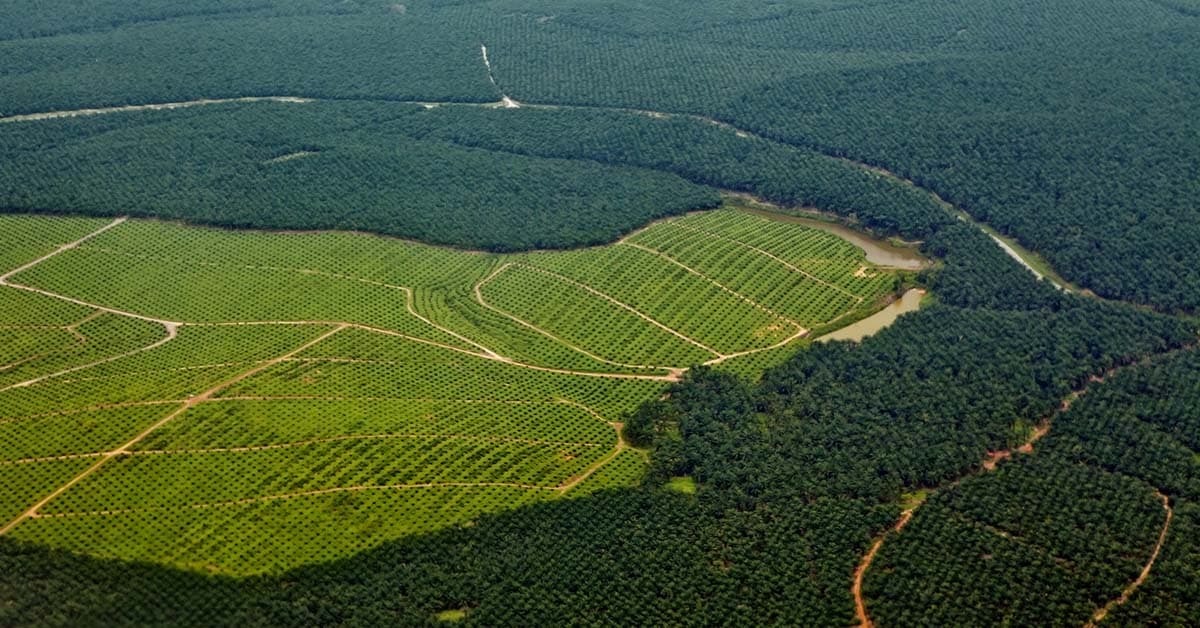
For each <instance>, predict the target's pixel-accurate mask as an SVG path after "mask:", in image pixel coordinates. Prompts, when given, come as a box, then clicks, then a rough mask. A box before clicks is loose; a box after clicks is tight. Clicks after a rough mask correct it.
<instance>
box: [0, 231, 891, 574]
mask: <svg viewBox="0 0 1200 628" xmlns="http://www.w3.org/2000/svg"><path fill="white" fill-rule="evenodd" d="M31 221H33V222H31ZM34 222H36V223H38V224H43V223H44V224H45V225H46V226H47V227H49V228H48V229H47V230H46V233H50V234H54V237H57V238H58V240H57V241H46V242H45V243H44V244H41V245H39V246H36V247H29V248H27V249H26V250H25V252H24V253H23V254H21V255H14V256H10V257H11V259H9V258H5V259H6V263H7V264H8V265H9V267H8V268H5V269H0V272H4V273H7V272H9V271H11V270H15V269H18V268H20V269H21V270H20V271H19V272H15V273H11V276H10V277H7V278H6V279H5V281H4V283H5V285H2V286H0V338H2V339H4V340H5V341H6V342H5V343H4V344H3V349H2V350H0V351H2V353H0V362H3V364H0V477H3V479H4V483H3V484H4V486H5V487H6V489H5V492H4V493H3V494H2V495H0V514H2V515H3V517H2V522H0V525H3V526H5V533H7V534H9V535H11V536H13V537H14V538H17V539H22V540H26V541H32V542H37V543H41V544H45V545H50V546H55V547H61V548H67V549H71V550H74V551H79V552H86V553H89V554H93V555H97V556H104V557H113V558H121V559H135V560H147V561H156V562H163V563H168V564H173V565H177V566H182V567H186V568H191V569H198V570H208V571H215V572H222V573H230V574H253V573H264V572H278V571H281V570H285V569H288V568H291V567H295V566H298V565H301V564H305V563H309V562H313V561H320V560H332V559H336V558H339V557H344V556H347V555H349V554H352V553H354V552H357V551H360V550H361V549H364V548H367V547H372V546H375V545H378V544H379V543H382V542H384V541H386V540H389V539H394V538H397V537H401V536H404V535H408V534H415V533H421V532H428V531H432V530H436V529H439V528H443V527H446V526H451V525H465V524H469V523H470V522H471V521H473V520H474V519H476V518H477V517H479V516H481V515H484V514H486V513H492V512H496V511H499V510H503V509H507V508H512V507H515V506H518V505H521V504H525V503H529V502H533V501H538V500H546V499H555V498H558V497H561V496H575V495H585V494H588V493H592V492H595V491H598V490H602V489H605V488H613V487H621V486H629V485H632V484H635V483H637V482H638V481H639V480H640V478H641V476H642V474H643V472H644V469H645V464H646V459H645V454H644V452H641V451H638V450H636V449H632V448H630V447H629V446H628V445H626V443H625V442H624V441H623V440H621V438H620V436H619V427H620V421H621V420H622V417H623V416H624V415H625V414H626V413H628V412H630V411H631V410H633V409H634V408H635V407H636V406H637V405H638V404H639V403H641V402H642V401H645V400H647V399H651V398H653V397H654V396H655V395H657V394H660V393H661V391H662V390H663V388H664V387H665V386H666V385H667V383H669V382H671V381H674V380H677V379H678V378H679V377H680V374H681V373H682V372H683V371H684V370H685V369H687V368H688V367H690V366H692V365H694V364H699V363H709V364H716V365H720V367H721V368H733V369H734V370H737V371H739V372H746V373H747V374H751V375H752V374H754V373H755V371H756V370H757V369H758V368H761V367H760V362H762V363H769V361H771V360H775V359H778V358H779V357H780V356H782V355H784V354H785V353H784V352H787V351H792V350H794V349H795V347H796V346H798V345H799V344H800V343H803V342H806V340H805V338H806V336H807V332H808V330H809V329H811V328H812V327H814V326H817V325H826V324H828V323H829V321H831V320H836V319H839V318H841V317H845V316H847V315H854V314H857V313H859V312H861V311H864V310H869V309H871V308H873V307H874V306H875V304H876V303H878V302H879V301H880V300H881V297H883V296H884V295H885V294H886V293H887V292H888V291H889V290H890V289H891V287H892V285H893V284H894V275H893V274H892V273H891V272H890V271H887V270H886V269H881V268H877V267H874V266H873V265H871V264H868V263H867V262H866V261H865V260H864V257H863V253H862V251H861V250H860V249H857V248H855V247H854V246H852V245H850V244H848V243H847V242H845V241H843V240H839V239H838V238H836V237H834V236H832V235H829V234H826V233H823V232H821V231H818V230H814V229H808V228H804V227H801V226H797V225H790V224H786V223H780V222H773V221H770V220H768V219H765V218H763V217H758V216H754V215H751V214H748V213H744V212H739V211H733V210H718V211H715V212H711V213H707V214H697V215H691V216H685V217H681V218H677V219H670V220H666V221H663V222H660V223H656V224H653V225H651V226H649V227H647V228H646V229H644V230H642V231H640V232H637V233H635V234H633V235H632V236H630V237H629V238H627V239H626V240H624V241H622V242H620V243H617V244H614V245H611V246H607V247H599V248H591V249H581V250H573V251H556V252H538V253H526V254H513V255H501V254H482V253H473V252H465V251H453V250H447V249H442V248H435V247H430V246H426V245H420V244H415V243H410V242H405V241H400V240H394V239H385V238H379V237H374V236H367V235H360V234H350V233H304V234H299V233H289V234H281V233H264V232H231V231H222V230H214V229H202V228H191V227H183V226H179V225H173V224H167V223H161V222H153V221H127V222H121V223H116V224H111V225H110V224H109V223H106V222H96V221H76V220H74V219H53V218H40V219H31V218H27V217H22V216H4V217H0V244H5V245H7V243H8V242H9V241H10V240H11V241H13V242H14V243H16V242H19V241H22V239H23V238H25V237H26V235H27V234H28V233H29V232H30V230H31V227H30V225H32V224H33V223H34ZM106 226H107V229H106V230H104V231H102V232H101V231H99V230H100V229H101V228H104V227H106ZM88 234H93V235H92V237H89V238H86V239H83V240H81V239H82V238H84V236H87V235H88ZM63 244H73V246H69V247H65V248H63V249H62V250H61V251H59V252H57V253H56V254H54V255H51V256H49V257H46V258H45V259H39V258H41V256H44V255H47V254H48V253H52V252H54V251H55V250H57V249H58V247H59V246H60V245H63ZM3 249H4V250H5V251H11V250H16V249H15V248H9V247H7V246H5V247H3ZM35 260H36V261H37V263H35V264H29V262H32V261H35ZM23 266H27V267H25V268H22V267H23ZM764 360H766V362H763V361H764ZM681 490H682V489H681ZM47 498H49V499H47ZM43 500H44V502H45V503H42V502H43Z"/></svg>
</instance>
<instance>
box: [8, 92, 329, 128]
mask: <svg viewBox="0 0 1200 628" xmlns="http://www.w3.org/2000/svg"><path fill="white" fill-rule="evenodd" d="M238 102H279V103H293V104H301V103H308V102H312V99H310V98H298V97H295V96H244V97H241V98H205V99H201V100H187V101H181V102H168V103H158V104H152V105H122V106H119V107H98V108H95V109H71V110H66V111H47V112H43V113H27V114H22V115H16V116H8V117H5V118H0V123H3V122H32V121H36V120H53V119H56V118H75V117H79V116H97V115H104V114H108V113H123V112H128V111H163V110H167V109H186V108H188V107H198V106H203V105H222V104H228V103H238Z"/></svg>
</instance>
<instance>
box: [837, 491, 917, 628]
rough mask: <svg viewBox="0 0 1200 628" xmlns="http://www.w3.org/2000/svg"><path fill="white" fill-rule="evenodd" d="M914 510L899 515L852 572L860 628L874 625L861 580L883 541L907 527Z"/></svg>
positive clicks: (856, 612)
mask: <svg viewBox="0 0 1200 628" xmlns="http://www.w3.org/2000/svg"><path fill="white" fill-rule="evenodd" d="M914 510H915V508H909V509H907V510H905V511H904V512H902V513H900V520H899V521H897V522H896V525H895V526H892V527H891V528H890V529H889V530H887V531H886V532H884V533H883V534H881V535H880V536H879V537H877V538H876V539H875V542H874V543H872V544H871V549H870V550H868V551H867V553H866V555H864V556H863V557H862V560H861V561H859V563H858V568H857V569H855V570H854V585H853V586H852V587H851V593H853V595H854V612H855V615H856V616H857V617H858V623H859V625H860V626H862V628H872V626H874V625H875V623H874V622H872V621H871V617H870V616H869V615H867V604H866V601H865V600H864V599H863V594H862V585H863V580H864V579H866V576H867V570H868V569H870V568H871V562H872V561H874V560H875V555H876V554H878V553H879V549H880V548H881V547H883V541H884V539H885V538H887V535H889V534H895V533H896V532H899V531H901V530H903V529H904V526H906V525H908V522H909V521H912V516H913V511H914Z"/></svg>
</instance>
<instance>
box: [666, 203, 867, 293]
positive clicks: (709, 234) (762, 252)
mask: <svg viewBox="0 0 1200 628" xmlns="http://www.w3.org/2000/svg"><path fill="white" fill-rule="evenodd" d="M668 224H670V225H671V226H673V227H678V228H680V229H686V230H688V231H692V232H695V233H699V234H702V235H705V236H707V237H710V238H716V239H718V240H725V241H726V242H732V243H733V244H736V245H738V246H740V247H742V248H745V249H747V250H750V251H754V252H755V253H758V254H759V255H762V256H763V257H766V258H768V259H771V260H773V261H775V262H776V263H778V264H780V265H781V266H783V267H785V268H787V269H788V270H790V271H792V272H794V273H796V274H799V275H803V276H804V277H807V278H809V279H811V280H813V281H815V282H817V283H819V284H821V285H822V286H825V287H826V288H829V289H830V290H834V291H836V292H841V293H842V294H844V295H846V296H848V297H850V298H852V299H854V300H856V301H857V302H858V303H862V302H863V298H862V297H860V296H858V295H857V294H854V293H853V292H850V291H849V290H846V289H845V288H842V287H841V286H836V285H834V284H831V283H829V282H828V281H825V280H824V279H821V278H820V277H818V276H816V275H814V274H812V273H810V272H808V271H807V270H804V269H803V268H800V267H799V266H796V265H795V264H792V263H791V262H789V261H787V260H785V259H783V258H781V257H779V256H778V255H775V254H774V253H771V252H770V251H767V250H764V249H760V248H758V247H757V246H754V245H753V244H748V243H746V242H742V241H741V240H738V239H736V238H730V237H728V236H723V235H721V234H719V233H713V232H711V231H706V230H704V229H697V228H696V227H692V226H689V225H681V224H679V223H674V222H672V223H668Z"/></svg>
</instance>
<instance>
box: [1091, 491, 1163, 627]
mask: <svg viewBox="0 0 1200 628" xmlns="http://www.w3.org/2000/svg"><path fill="white" fill-rule="evenodd" d="M1154 495H1155V496H1156V497H1158V499H1159V500H1161V501H1162V507H1163V510H1164V511H1166V519H1165V520H1164V521H1163V527H1162V531H1161V532H1159V533H1158V542H1157V543H1155V544H1154V551H1153V552H1151V553H1150V560H1148V561H1146V566H1145V567H1142V571H1141V573H1139V574H1138V577H1137V578H1135V579H1134V581H1133V582H1131V583H1129V586H1127V587H1125V590H1123V591H1121V595H1120V596H1119V597H1117V598H1116V599H1113V600H1110V601H1109V602H1108V603H1107V604H1105V605H1104V606H1102V607H1100V608H1098V609H1096V612H1095V613H1093V614H1092V618H1091V620H1090V621H1088V623H1087V624H1086V628H1095V626H1096V624H1099V623H1100V622H1102V621H1104V618H1105V617H1107V616H1108V614H1109V613H1110V612H1112V610H1113V609H1114V608H1116V607H1118V606H1120V605H1122V604H1124V603H1125V602H1128V601H1129V597H1130V596H1132V595H1133V594H1134V592H1136V591H1137V590H1138V587H1140V586H1142V583H1143V582H1145V581H1146V578H1147V577H1149V576H1150V570H1151V569H1153V568H1154V561H1156V560H1158V554H1159V552H1161V551H1162V548H1163V544H1165V543H1166V542H1167V533H1168V532H1169V531H1170V529H1171V520H1172V519H1173V518H1174V517H1175V511H1174V510H1173V509H1172V508H1171V500H1170V499H1168V498H1167V496H1166V495H1163V493H1162V491H1159V490H1157V489H1156V490H1155V491H1154Z"/></svg>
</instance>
